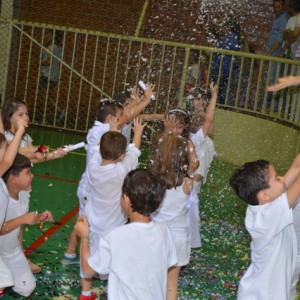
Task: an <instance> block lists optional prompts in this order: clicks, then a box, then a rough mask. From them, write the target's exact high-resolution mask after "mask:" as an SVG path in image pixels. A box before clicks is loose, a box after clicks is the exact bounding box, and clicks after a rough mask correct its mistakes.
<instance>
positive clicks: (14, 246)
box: [0, 154, 53, 297]
mask: <svg viewBox="0 0 300 300" xmlns="http://www.w3.org/2000/svg"><path fill="white" fill-rule="evenodd" d="M30 168H31V161H30V160H29V159H28V158H27V157H26V156H24V155H21V154H17V156H16V158H15V160H14V163H13V165H12V166H11V167H10V168H9V169H8V170H7V172H5V173H4V175H3V177H2V178H3V181H4V182H5V183H6V187H7V190H8V194H9V202H8V206H7V210H6V217H5V220H4V224H3V226H2V228H1V231H0V235H1V236H0V245H1V247H0V256H1V258H2V259H3V261H4V263H5V264H6V265H7V267H8V268H9V269H10V271H11V272H12V273H13V277H14V281H15V282H14V286H13V290H14V291H15V292H16V293H18V294H20V295H22V296H24V297H28V296H30V294H31V293H32V292H33V290H34V288H35V278H34V276H33V274H32V272H31V270H30V267H29V264H28V262H27V259H26V257H25V255H24V253H23V249H22V247H21V245H20V235H22V230H21V226H22V225H24V224H29V225H33V224H37V223H39V222H41V221H53V218H52V215H51V213H50V212H49V211H45V212H43V213H42V214H40V215H39V214H37V213H36V212H28V207H29V194H30V189H31V181H32V177H33V175H32V173H31V172H30Z"/></svg>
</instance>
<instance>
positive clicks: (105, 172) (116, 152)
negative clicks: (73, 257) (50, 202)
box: [79, 118, 145, 300]
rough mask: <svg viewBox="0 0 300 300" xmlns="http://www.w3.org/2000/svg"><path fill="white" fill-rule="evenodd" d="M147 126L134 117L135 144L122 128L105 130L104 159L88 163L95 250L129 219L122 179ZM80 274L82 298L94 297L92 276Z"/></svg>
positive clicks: (88, 210) (134, 162)
mask: <svg viewBox="0 0 300 300" xmlns="http://www.w3.org/2000/svg"><path fill="white" fill-rule="evenodd" d="M144 127H145V124H144V125H142V124H141V121H140V119H138V118H136V119H134V137H133V144H129V145H128V147H127V140H126V138H125V136H124V135H122V134H121V133H120V132H115V131H109V132H106V133H105V134H103V136H102V138H101V141H100V154H101V157H102V162H100V163H99V161H98V160H94V159H92V160H91V161H90V162H89V164H88V166H87V170H86V176H87V181H88V184H89V186H90V187H91V194H90V199H89V201H88V202H87V204H86V207H85V213H86V216H87V219H88V222H89V225H90V231H91V253H92V254H93V253H94V251H96V249H97V247H98V243H99V241H100V239H101V238H102V237H104V236H105V235H106V234H107V233H108V232H110V231H111V230H113V229H115V228H116V227H119V226H121V225H124V224H125V223H126V222H127V217H126V215H125V213H124V211H123V210H122V207H121V203H120V199H121V190H122V183H123V180H124V178H125V176H126V175H127V173H128V172H129V171H131V170H133V169H135V168H136V167H137V165H138V158H139V156H140V154H141V152H140V150H139V148H140V145H141V136H142V131H143V128H144ZM126 148H127V149H126ZM126 150H127V151H126ZM81 278H82V293H81V295H80V298H79V299H80V300H90V299H95V295H94V294H93V293H92V292H91V283H92V278H90V277H89V276H86V275H85V274H84V273H82V272H81ZM101 279H103V277H102V278H101Z"/></svg>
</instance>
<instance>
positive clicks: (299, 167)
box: [283, 154, 300, 188]
mask: <svg viewBox="0 0 300 300" xmlns="http://www.w3.org/2000/svg"><path fill="white" fill-rule="evenodd" d="M299 173H300V154H298V155H297V156H296V157H295V159H294V161H293V163H292V165H291V166H290V168H289V169H288V171H287V172H286V173H285V175H284V176H283V178H284V182H285V185H286V187H287V188H289V187H290V186H291V185H292V184H293V182H294V181H295V180H296V178H297V176H298V175H299Z"/></svg>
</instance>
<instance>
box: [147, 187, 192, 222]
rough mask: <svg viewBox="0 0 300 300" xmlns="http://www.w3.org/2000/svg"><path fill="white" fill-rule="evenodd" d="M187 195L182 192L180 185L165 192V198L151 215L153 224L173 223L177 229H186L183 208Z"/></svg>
mask: <svg viewBox="0 0 300 300" xmlns="http://www.w3.org/2000/svg"><path fill="white" fill-rule="evenodd" d="M188 198H189V195H187V194H185V193H184V192H183V190H182V185H181V186H177V187H176V188H172V189H170V190H167V191H166V196H165V198H164V200H163V202H162V204H161V205H160V206H159V208H158V209H157V210H156V211H155V212H154V213H153V214H152V215H151V217H152V219H153V220H154V221H155V222H167V224H171V223H172V222H173V221H174V222H175V225H176V226H178V227H187V225H186V219H185V206H186V203H187V200H188Z"/></svg>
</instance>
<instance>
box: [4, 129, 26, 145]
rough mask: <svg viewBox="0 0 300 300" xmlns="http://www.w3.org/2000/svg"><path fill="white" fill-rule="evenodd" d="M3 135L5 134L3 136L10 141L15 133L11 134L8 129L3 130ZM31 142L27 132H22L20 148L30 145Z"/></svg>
mask: <svg viewBox="0 0 300 300" xmlns="http://www.w3.org/2000/svg"><path fill="white" fill-rule="evenodd" d="M4 135H5V138H6V140H7V142H9V143H10V142H11V141H12V140H13V139H14V137H15V135H14V134H12V133H11V132H10V131H5V132H4ZM31 144H32V138H31V136H30V135H29V134H27V133H26V134H24V135H23V137H22V140H21V142H20V148H27V147H29V145H31Z"/></svg>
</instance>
